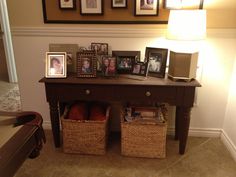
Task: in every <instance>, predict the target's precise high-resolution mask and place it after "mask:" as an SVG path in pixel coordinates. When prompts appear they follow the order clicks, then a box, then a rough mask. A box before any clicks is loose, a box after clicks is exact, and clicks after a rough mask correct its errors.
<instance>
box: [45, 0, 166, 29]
mask: <svg viewBox="0 0 236 177" xmlns="http://www.w3.org/2000/svg"><path fill="white" fill-rule="evenodd" d="M164 2H165V0H163V2H162V0H42V4H43V15H44V22H45V23H82V24H90V23H94V24H166V23H167V21H168V16H169V9H167V8H165V3H164Z"/></svg>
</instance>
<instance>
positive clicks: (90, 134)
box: [61, 106, 110, 155]
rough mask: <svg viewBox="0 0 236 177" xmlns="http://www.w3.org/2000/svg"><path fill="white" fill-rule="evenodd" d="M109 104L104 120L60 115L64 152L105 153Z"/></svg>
mask: <svg viewBox="0 0 236 177" xmlns="http://www.w3.org/2000/svg"><path fill="white" fill-rule="evenodd" d="M109 112H110V106H108V107H107V109H106V120H104V121H92V120H85V121H78V120H71V119H64V117H62V119H61V123H62V134H63V151H64V152H65V153H78V154H94V155H103V154H105V153H106V146H107V139H108V121H109Z"/></svg>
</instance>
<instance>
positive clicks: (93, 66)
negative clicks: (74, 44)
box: [77, 50, 97, 77]
mask: <svg viewBox="0 0 236 177" xmlns="http://www.w3.org/2000/svg"><path fill="white" fill-rule="evenodd" d="M96 73H97V60H96V56H95V53H94V51H90V50H88V51H83V52H78V53H77V76H78V77H96Z"/></svg>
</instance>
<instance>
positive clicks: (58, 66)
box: [46, 52, 66, 78]
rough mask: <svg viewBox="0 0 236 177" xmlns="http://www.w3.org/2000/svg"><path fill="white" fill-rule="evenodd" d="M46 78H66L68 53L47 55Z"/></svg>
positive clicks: (48, 53)
mask: <svg viewBox="0 0 236 177" xmlns="http://www.w3.org/2000/svg"><path fill="white" fill-rule="evenodd" d="M46 77H52V78H53V77H55V78H56V77H58V78H60V77H66V52H58V53H54V52H47V53H46Z"/></svg>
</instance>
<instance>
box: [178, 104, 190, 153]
mask: <svg viewBox="0 0 236 177" xmlns="http://www.w3.org/2000/svg"><path fill="white" fill-rule="evenodd" d="M190 113H191V107H182V106H177V107H176V123H175V124H176V132H175V133H176V134H175V138H177V139H179V153H180V154H184V152H185V148H186V143H187V139H188V131H189V124H190Z"/></svg>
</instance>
